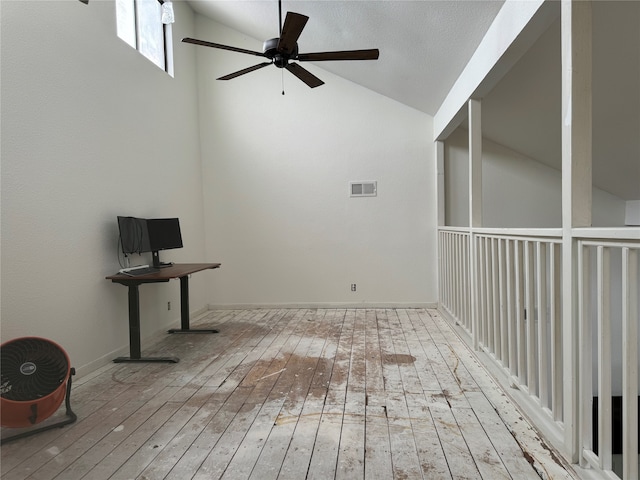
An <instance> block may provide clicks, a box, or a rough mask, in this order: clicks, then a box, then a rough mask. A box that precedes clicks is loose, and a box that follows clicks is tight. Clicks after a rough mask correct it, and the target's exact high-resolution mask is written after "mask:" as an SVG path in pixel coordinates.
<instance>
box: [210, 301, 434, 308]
mask: <svg viewBox="0 0 640 480" xmlns="http://www.w3.org/2000/svg"><path fill="white" fill-rule="evenodd" d="M437 307H438V304H437V303H431V302H418V303H394V302H361V303H350V302H345V303H340V302H337V303H330V302H327V303H322V302H320V303H232V304H209V310H250V309H258V308H268V309H277V308H349V309H351V308H437Z"/></svg>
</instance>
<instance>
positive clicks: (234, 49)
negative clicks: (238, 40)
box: [182, 37, 264, 57]
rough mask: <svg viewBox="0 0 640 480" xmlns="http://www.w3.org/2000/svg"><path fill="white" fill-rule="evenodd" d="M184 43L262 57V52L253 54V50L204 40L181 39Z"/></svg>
mask: <svg viewBox="0 0 640 480" xmlns="http://www.w3.org/2000/svg"><path fill="white" fill-rule="evenodd" d="M182 41H183V42H184V43H193V44H194V45H202V46H203V47H213V48H221V49H222V50H230V51H232V52H238V53H246V54H249V55H256V56H258V57H264V53H262V52H254V51H253V50H246V49H244V48H238V47H230V46H229V45H222V44H220V43H213V42H207V41H205V40H197V39H195V38H188V37H187V38H183V39H182Z"/></svg>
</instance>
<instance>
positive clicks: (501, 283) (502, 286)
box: [497, 238, 509, 367]
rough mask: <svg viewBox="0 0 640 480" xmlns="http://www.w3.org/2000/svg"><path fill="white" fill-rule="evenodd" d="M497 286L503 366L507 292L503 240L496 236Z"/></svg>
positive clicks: (504, 361) (506, 350) (505, 360)
mask: <svg viewBox="0 0 640 480" xmlns="http://www.w3.org/2000/svg"><path fill="white" fill-rule="evenodd" d="M497 240H498V288H499V290H500V294H499V303H500V360H502V365H504V366H505V367H508V366H509V346H508V343H507V342H508V340H509V334H508V332H507V328H506V325H507V299H506V296H507V293H506V279H505V277H506V275H505V258H504V257H505V251H504V250H505V248H504V243H505V240H503V239H501V238H498V239H497Z"/></svg>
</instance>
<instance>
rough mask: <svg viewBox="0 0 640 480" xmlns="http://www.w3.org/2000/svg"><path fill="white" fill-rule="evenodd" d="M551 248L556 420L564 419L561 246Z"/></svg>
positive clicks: (552, 356)
mask: <svg viewBox="0 0 640 480" xmlns="http://www.w3.org/2000/svg"><path fill="white" fill-rule="evenodd" d="M550 247H551V248H550V250H549V268H550V276H549V282H550V283H549V294H550V298H549V312H550V318H549V324H550V327H551V349H552V352H551V376H552V377H551V410H552V412H553V419H554V420H562V419H563V418H564V416H563V414H562V322H561V315H560V312H561V302H560V299H561V293H560V287H561V283H560V265H561V264H562V259H561V258H560V255H559V253H560V246H559V245H556V244H555V243H551V244H550Z"/></svg>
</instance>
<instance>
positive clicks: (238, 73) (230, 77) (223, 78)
mask: <svg viewBox="0 0 640 480" xmlns="http://www.w3.org/2000/svg"><path fill="white" fill-rule="evenodd" d="M269 65H271V62H264V63H259V64H257V65H254V66H253V67H248V68H244V69H242V70H238V71H237V72H233V73H230V74H229V75H225V76H224V77H220V78H217V79H216V80H231V79H232V78H236V77H239V76H240V75H244V74H245V73H249V72H253V71H254V70H259V69H261V68H264V67H268V66H269Z"/></svg>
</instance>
